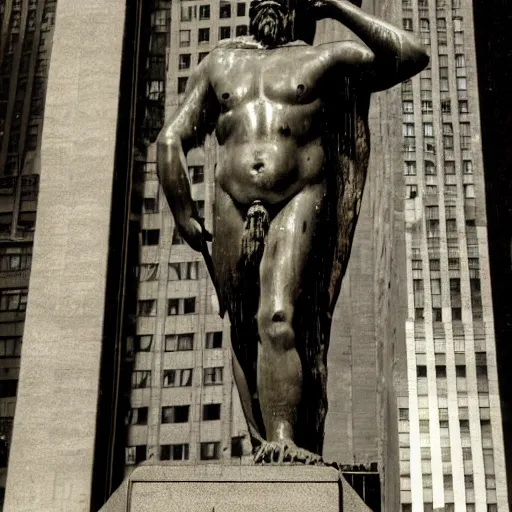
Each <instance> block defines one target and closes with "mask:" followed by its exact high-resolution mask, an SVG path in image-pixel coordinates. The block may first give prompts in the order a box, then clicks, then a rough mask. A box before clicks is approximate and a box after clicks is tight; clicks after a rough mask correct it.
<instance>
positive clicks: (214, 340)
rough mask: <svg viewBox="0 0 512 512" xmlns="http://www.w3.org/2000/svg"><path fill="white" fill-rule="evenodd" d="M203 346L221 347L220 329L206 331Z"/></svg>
mask: <svg viewBox="0 0 512 512" xmlns="http://www.w3.org/2000/svg"><path fill="white" fill-rule="evenodd" d="M205 348H222V331H218V332H207V333H206V347H205Z"/></svg>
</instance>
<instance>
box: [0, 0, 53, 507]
mask: <svg viewBox="0 0 512 512" xmlns="http://www.w3.org/2000/svg"><path fill="white" fill-rule="evenodd" d="M55 4H56V0H6V1H3V2H1V3H0V27H1V33H0V368H1V370H2V372H1V376H0V501H1V502H3V493H4V489H5V482H6V474H7V469H6V466H7V458H8V448H9V444H10V439H11V430H12V422H13V417H14V411H15V407H16V389H17V382H18V373H19V367H20V354H21V346H22V337H23V326H24V320H25V309H26V305H27V294H28V284H29V275H30V265H31V258H32V242H33V236H34V227H35V220H36V206H37V193H38V185H39V149H40V141H41V129H42V124H43V123H42V121H43V107H44V98H45V84H46V80H47V76H48V64H49V58H50V52H51V46H52V35H53V25H54V17H55Z"/></svg>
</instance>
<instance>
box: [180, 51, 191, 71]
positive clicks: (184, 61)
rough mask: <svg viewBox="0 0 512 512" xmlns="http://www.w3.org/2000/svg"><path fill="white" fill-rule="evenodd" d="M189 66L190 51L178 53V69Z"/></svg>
mask: <svg viewBox="0 0 512 512" xmlns="http://www.w3.org/2000/svg"><path fill="white" fill-rule="evenodd" d="M189 68H190V53H182V54H181V55H180V62H179V69H189Z"/></svg>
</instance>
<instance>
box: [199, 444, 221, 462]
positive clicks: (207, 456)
mask: <svg viewBox="0 0 512 512" xmlns="http://www.w3.org/2000/svg"><path fill="white" fill-rule="evenodd" d="M219 458H220V443H219V442H216V443H201V460H216V459H219Z"/></svg>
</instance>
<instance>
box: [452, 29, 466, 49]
mask: <svg viewBox="0 0 512 512" xmlns="http://www.w3.org/2000/svg"><path fill="white" fill-rule="evenodd" d="M454 39H455V44H456V45H457V46H462V45H463V44H464V32H455V35H454Z"/></svg>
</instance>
